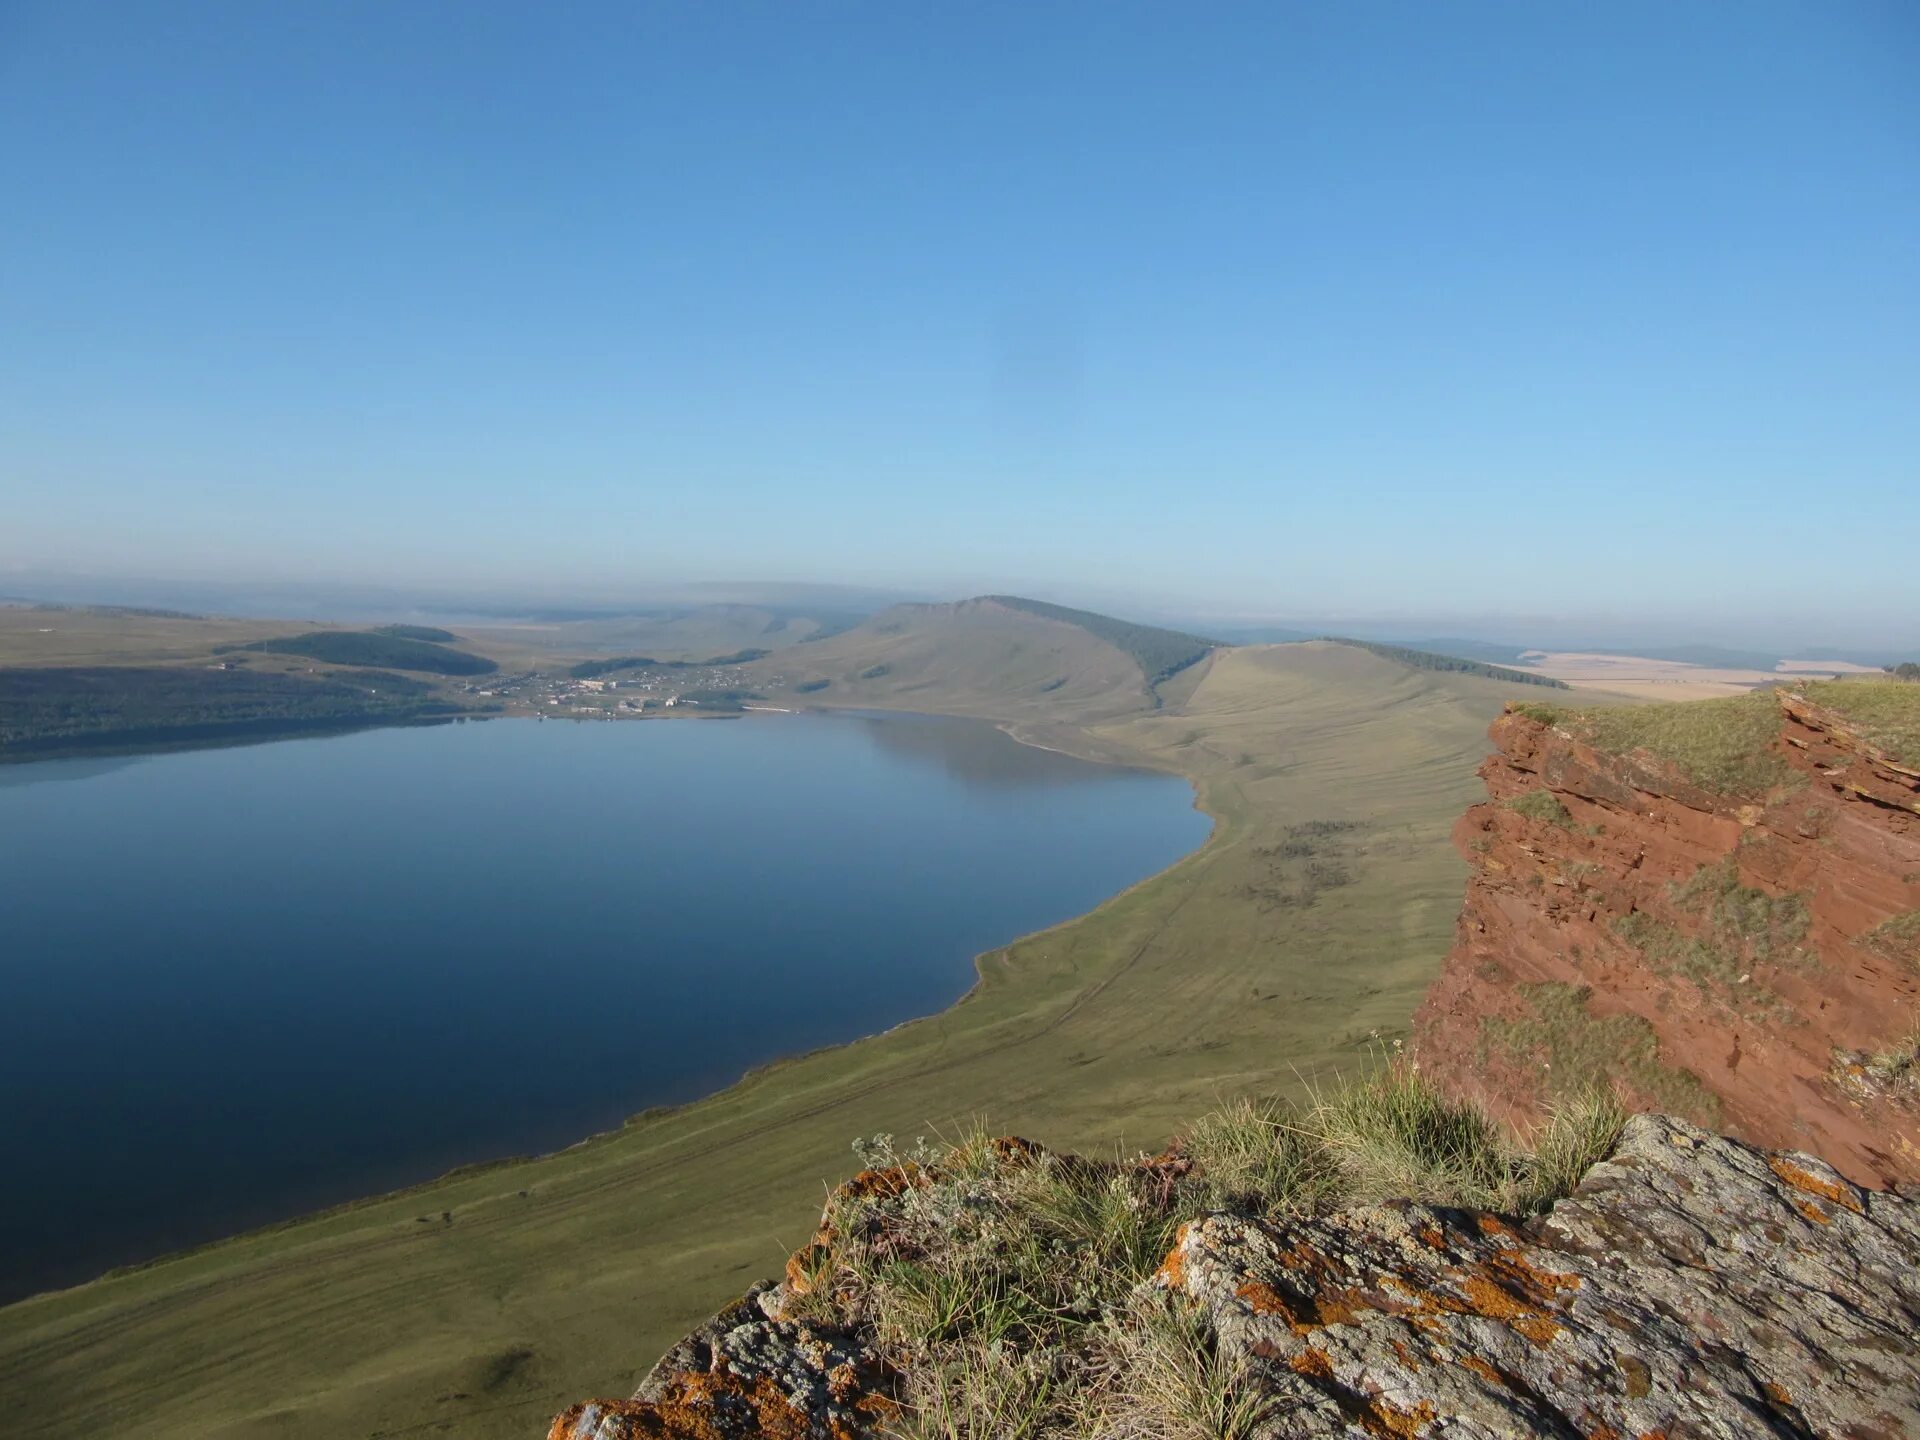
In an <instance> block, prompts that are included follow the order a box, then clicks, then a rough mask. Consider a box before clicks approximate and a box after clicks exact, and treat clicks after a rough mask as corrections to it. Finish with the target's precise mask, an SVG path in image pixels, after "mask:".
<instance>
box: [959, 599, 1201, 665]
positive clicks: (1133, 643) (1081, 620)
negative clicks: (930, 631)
mask: <svg viewBox="0 0 1920 1440" xmlns="http://www.w3.org/2000/svg"><path fill="white" fill-rule="evenodd" d="M984 598H985V599H987V600H990V601H992V602H993V603H994V604H996V605H1004V606H1005V607H1006V608H1007V609H1009V610H1021V611H1024V612H1026V613H1027V614H1029V615H1038V616H1040V617H1041V618H1042V619H1046V620H1060V621H1064V622H1065V623H1066V624H1069V625H1078V626H1079V627H1080V628H1081V629H1082V630H1085V631H1087V632H1088V633H1090V634H1092V635H1094V636H1096V637H1098V638H1099V639H1101V640H1104V641H1106V642H1107V643H1108V644H1109V645H1111V646H1113V647H1114V648H1115V649H1117V650H1119V651H1121V652H1122V653H1123V654H1126V655H1128V656H1130V657H1132V659H1133V662H1134V664H1136V665H1138V666H1139V667H1140V671H1141V673H1142V674H1144V675H1145V676H1146V677H1147V684H1149V685H1158V684H1159V683H1160V682H1161V681H1162V680H1165V679H1167V678H1168V677H1169V676H1172V675H1177V674H1179V673H1180V671H1182V670H1184V669H1186V668H1187V667H1188V666H1189V665H1192V664H1195V663H1197V662H1198V661H1200V660H1202V659H1204V658H1205V656H1206V654H1207V652H1208V651H1209V650H1212V649H1213V648H1214V647H1215V645H1216V644H1217V643H1218V642H1217V641H1213V640H1203V639H1201V638H1200V637H1199V636H1198V635H1187V634H1183V633H1182V632H1180V631H1178V630H1162V629H1160V628H1159V627H1158V626H1154V625H1136V624H1134V623H1133V622H1132V621H1130V620H1116V619H1115V618H1114V617H1113V616H1111V615H1099V614H1095V613H1094V612H1093V611H1091V610H1070V609H1068V608H1067V607H1066V606H1065V605H1049V604H1048V603H1047V602H1046V601H1044V600H1024V599H1022V598H1021V597H1019V596H1018V595H988V596H986V597H984Z"/></svg>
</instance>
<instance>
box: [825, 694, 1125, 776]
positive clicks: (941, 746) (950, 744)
mask: <svg viewBox="0 0 1920 1440" xmlns="http://www.w3.org/2000/svg"><path fill="white" fill-rule="evenodd" d="M827 713H829V714H837V715H838V717H840V718H843V719H845V720H846V721H847V722H848V723H851V724H856V725H859V726H861V727H863V728H864V729H865V731H866V733H867V737H868V738H869V739H870V740H871V741H872V742H873V743H874V745H876V746H878V747H879V748H880V749H882V750H884V751H886V752H887V753H888V754H889V755H895V756H898V757H900V758H901V759H903V760H906V761H909V762H912V763H917V764H926V765H937V766H939V767H940V769H942V770H944V771H945V772H946V773H947V774H948V775H950V776H952V777H953V778H954V779H955V780H958V781H960V782H961V783H962V784H965V785H980V786H987V787H992V786H1010V787H1025V786H1033V785H1088V784H1100V783H1102V782H1103V781H1105V780H1106V779H1108V778H1109V777H1111V776H1112V775H1113V773H1114V771H1113V768H1112V767H1111V766H1105V765H1096V764H1094V763H1093V762H1092V761H1089V760H1081V759H1077V758H1075V757H1074V756H1071V755H1062V754H1061V753H1059V752H1058V751H1056V750H1043V749H1041V748H1039V747H1038V746H1034V745H1023V744H1020V743H1019V742H1018V741H1010V740H1009V738H1008V737H1007V736H1006V735H1005V734H1004V733H1002V732H1001V731H1000V729H999V728H998V727H996V726H994V725H990V724H988V723H987V722H986V721H983V720H963V719H955V718H953V717H950V716H945V715H912V714H903V713H899V712H892V711H877V710H853V711H840V712H827Z"/></svg>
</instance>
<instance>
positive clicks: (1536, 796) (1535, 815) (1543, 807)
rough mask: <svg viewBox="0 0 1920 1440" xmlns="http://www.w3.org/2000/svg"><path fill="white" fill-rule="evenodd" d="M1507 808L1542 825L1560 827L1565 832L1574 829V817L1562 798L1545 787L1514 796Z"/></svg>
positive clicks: (1508, 802)
mask: <svg viewBox="0 0 1920 1440" xmlns="http://www.w3.org/2000/svg"><path fill="white" fill-rule="evenodd" d="M1507 808H1508V809H1509V810H1511V811H1513V813H1514V814H1516V815H1523V816H1525V817H1526V818H1527V819H1529V820H1534V821H1538V822H1539V823H1540V824H1542V825H1558V826H1559V827H1560V828H1561V829H1563V830H1571V829H1572V828H1573V815H1572V814H1571V813H1570V812H1569V811H1568V809H1567V807H1566V805H1565V804H1564V803H1562V801H1561V799H1560V797H1559V796H1558V795H1556V794H1554V793H1553V792H1552V791H1551V790H1549V789H1547V788H1546V787H1545V786H1544V785H1543V786H1541V787H1540V788H1539V789H1537V790H1528V791H1526V792H1525V793H1524V794H1520V795H1516V796H1514V797H1513V798H1512V799H1511V800H1509V801H1507Z"/></svg>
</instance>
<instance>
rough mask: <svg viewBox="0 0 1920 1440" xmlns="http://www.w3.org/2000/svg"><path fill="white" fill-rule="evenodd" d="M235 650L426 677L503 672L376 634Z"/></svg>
mask: <svg viewBox="0 0 1920 1440" xmlns="http://www.w3.org/2000/svg"><path fill="white" fill-rule="evenodd" d="M443 633H444V632H443ZM231 648H233V649H238V650H259V651H264V652H267V653H269V654H273V655H299V656H302V657H303V658H305V659H308V660H320V661H324V662H325V663H326V664H329V665H373V666H378V667H380V668H382V669H387V670H414V671H418V672H419V673H421V674H425V675H491V674H492V673H493V672H494V671H496V670H498V669H499V668H500V667H499V666H498V665H496V664H494V662H493V661H491V660H489V659H487V658H486V657H485V656H484V655H470V654H467V653H466V652H465V651H462V650H451V649H449V648H447V647H446V646H445V645H436V644H433V643H431V642H430V641H426V640H410V639H407V638H406V637H405V636H401V635H394V634H391V633H384V632H381V631H376V630H314V631H311V632H310V633H308V634H305V635H281V636H276V637H274V638H273V639H270V640H255V641H253V642H252V643H251V644H247V645H239V646H234V647H231Z"/></svg>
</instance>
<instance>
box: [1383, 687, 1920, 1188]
mask: <svg viewBox="0 0 1920 1440" xmlns="http://www.w3.org/2000/svg"><path fill="white" fill-rule="evenodd" d="M1491 733H1492V738H1493V741H1494V744H1495V746H1496V751H1495V753H1494V754H1493V755H1492V756H1491V757H1490V758H1489V759H1488V760H1487V761H1486V763H1485V764H1484V765H1483V766H1482V767H1481V772H1480V773H1481V776H1482V777H1483V779H1484V780H1485V782H1486V786H1487V792H1488V797H1489V798H1488V800H1487V802H1486V803H1485V804H1482V805H1479V806H1476V807H1475V808H1474V809H1473V810H1471V811H1469V812H1468V813H1467V815H1466V816H1464V817H1463V818H1462V819H1461V821H1460V822H1459V823H1458V825H1457V826H1456V827H1455V830H1454V837H1453V838H1454V843H1455V845H1456V847H1457V848H1458V849H1459V850H1460V852H1461V854H1462V855H1464V856H1465V857H1466V859H1467V860H1468V862H1469V863H1470V864H1471V865H1472V866H1473V874H1472V877H1471V879H1470V880H1469V882H1468V885H1467V891H1466V900H1465V904H1464V906H1463V908H1462V910H1461V914H1460V919H1459V924H1458V931H1457V936H1456V940H1455V944H1454V946H1453V949H1452V951H1451V953H1450V954H1449V956H1448V959H1447V962H1446V966H1445V969H1444V972H1443V974H1442V976H1441V978H1440V979H1439V981H1438V982H1437V983H1436V984H1435V985H1434V986H1433V988H1432V989H1431V991H1430V992H1429V994H1428V998H1427V1001H1426V1003H1425V1005H1424V1006H1423V1008H1422V1009H1421V1011H1420V1013H1419V1016H1418V1018H1417V1020H1416V1024H1415V1036H1416V1040H1415V1044H1416V1050H1417V1053H1418V1054H1419V1056H1420V1060H1421V1063H1422V1065H1423V1066H1424V1067H1425V1068H1426V1070H1427V1072H1428V1073H1429V1074H1431V1075H1433V1076H1436V1077H1437V1078H1438V1079H1439V1080H1440V1081H1441V1083H1442V1084H1443V1086H1445V1087H1446V1088H1449V1089H1451V1090H1453V1091H1455V1092H1457V1093H1463V1094H1471V1095H1474V1096H1475V1097H1477V1098H1478V1099H1480V1100H1481V1101H1482V1102H1483V1103H1485V1104H1487V1105H1489V1106H1490V1107H1491V1108H1492V1109H1494V1110H1495V1111H1496V1112H1500V1113H1505V1114H1507V1115H1509V1116H1512V1117H1514V1118H1517V1119H1522V1120H1524V1119H1526V1118H1528V1117H1530V1116H1534V1115H1537V1114H1539V1113H1541V1111H1542V1109H1543V1107H1545V1106H1547V1105H1549V1104H1550V1103H1551V1102H1552V1101H1553V1100H1554V1099H1556V1098H1557V1097H1559V1096H1563V1095H1566V1094H1569V1093H1573V1092H1574V1091H1576V1090H1578V1089H1580V1088H1581V1087H1585V1086H1588V1085H1591V1084H1593V1083H1595V1082H1596V1081H1598V1082H1604V1083H1610V1084H1613V1085H1615V1086H1617V1087H1619V1088H1620V1089H1621V1091H1622V1092H1623V1093H1624V1094H1625V1095H1626V1096H1627V1097H1628V1098H1629V1100H1630V1101H1631V1102H1632V1103H1633V1104H1635V1105H1637V1106H1640V1107H1645V1108H1650V1109H1664V1110H1668V1111H1671V1112H1674V1113H1677V1114H1681V1115H1685V1116H1687V1117H1689V1118H1691V1119H1693V1120H1696V1121H1699V1122H1701V1123H1703V1124H1706V1125H1709V1126H1712V1127H1714V1128H1717V1129H1722V1130H1725V1131H1727V1132H1729V1133H1731V1134H1733V1135H1736V1136H1739V1137H1741V1138H1743V1139H1747V1140H1750V1141H1753V1142H1755V1143H1758V1144H1763V1145H1771V1146H1779V1147H1791V1148H1796V1149H1805V1150H1810V1151H1813V1152H1815V1153H1817V1154H1819V1155H1821V1156H1823V1157H1825V1158H1826V1159H1827V1160H1828V1161H1830V1162H1831V1163H1832V1164H1834V1165H1835V1166H1836V1167H1838V1168H1839V1169H1840V1170H1841V1171H1843V1172H1845V1173H1846V1174H1847V1175H1848V1176H1850V1177H1851V1178H1852V1179H1854V1180H1856V1181H1859V1182H1862V1183H1866V1184H1887V1183H1890V1182H1893V1181H1897V1180H1905V1181H1912V1180H1914V1179H1915V1178H1917V1177H1920V1055H1917V1054H1916V1042H1917V1040H1920V1030H1916V1022H1920V765H1916V764H1915V763H1914V761H1915V758H1916V757H1915V756H1914V754H1913V748H1912V747H1913V745H1914V739H1913V737H1914V735H1915V734H1916V733H1920V686H1916V685H1911V684H1899V683H1897V682H1845V683H1837V684H1825V685H1809V686H1806V687H1804V689H1802V690H1799V691H1791V690H1782V691H1775V692H1758V693H1756V694H1754V695H1752V696H1743V697H1738V698H1736V699H1732V700H1724V701H1709V702H1703V703H1695V704H1681V705H1666V706H1647V707H1635V708H1633V709H1630V710H1623V711H1614V712H1609V711H1604V710H1602V711H1590V712H1579V711H1563V710H1558V709H1554V708H1552V707H1546V706H1534V705H1520V706H1513V707H1510V708H1509V709H1508V711H1507V713H1506V714H1504V715H1503V716H1501V717H1500V719H1498V720H1497V721H1496V722H1495V723H1494V725H1493V727H1492V732H1491Z"/></svg>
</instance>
